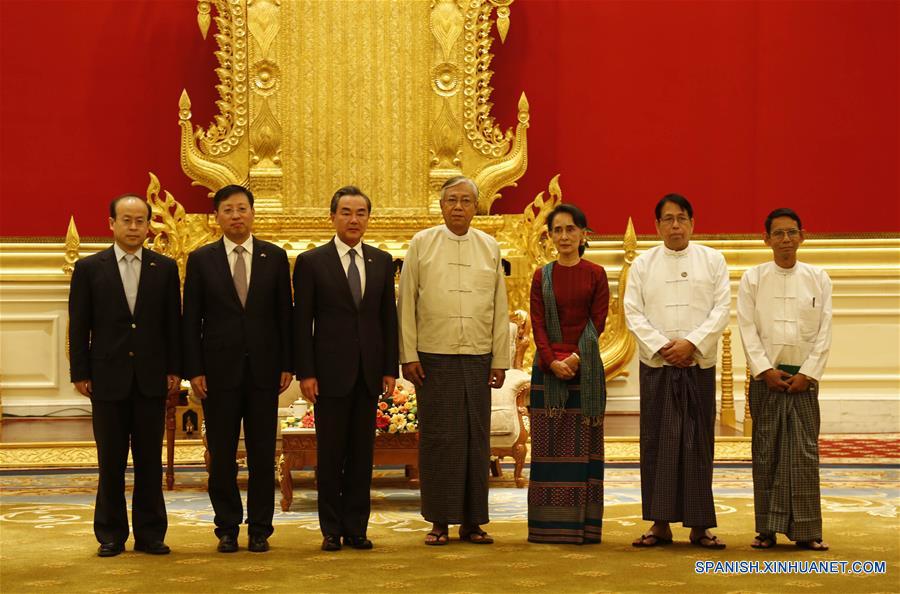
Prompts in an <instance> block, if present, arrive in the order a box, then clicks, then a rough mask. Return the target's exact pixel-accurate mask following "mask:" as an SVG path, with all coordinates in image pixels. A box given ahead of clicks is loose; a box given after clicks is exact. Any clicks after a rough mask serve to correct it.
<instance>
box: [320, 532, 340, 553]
mask: <svg viewBox="0 0 900 594" xmlns="http://www.w3.org/2000/svg"><path fill="white" fill-rule="evenodd" d="M322 550H323V551H340V550H341V537H340V536H332V535H330V534H327V535H325V538H323V539H322Z"/></svg>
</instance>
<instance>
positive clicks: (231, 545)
mask: <svg viewBox="0 0 900 594" xmlns="http://www.w3.org/2000/svg"><path fill="white" fill-rule="evenodd" d="M216 550H217V551H219V552H220V553H236V552H237V550H238V543H237V537H236V536H231V535H230V534H226V535H225V536H222V537H220V538H219V546H217V547H216Z"/></svg>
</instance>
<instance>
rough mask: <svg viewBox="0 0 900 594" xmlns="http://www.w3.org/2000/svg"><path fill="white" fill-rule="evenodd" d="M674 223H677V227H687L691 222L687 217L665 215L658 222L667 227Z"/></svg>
mask: <svg viewBox="0 0 900 594" xmlns="http://www.w3.org/2000/svg"><path fill="white" fill-rule="evenodd" d="M675 221H678V224H679V225H687V224H688V223H690V222H691V219H690V217H688V216H687V215H678V216H677V217H675V216H672V215H666V216H664V217H663V218H661V219H660V220H659V224H660V225H665V226H666V227H669V226H671V225H673V224H675Z"/></svg>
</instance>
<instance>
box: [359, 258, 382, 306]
mask: <svg viewBox="0 0 900 594" xmlns="http://www.w3.org/2000/svg"><path fill="white" fill-rule="evenodd" d="M372 249H373V248H371V247H369V246H368V245H366V244H364V243H363V244H362V252H363V253H362V257H363V260H364V261H365V266H366V290H365V291H363V298H362V300H363V303H365V301H366V300H367V299H368V298H369V295H370V294H373V293H375V292H376V291H377V290H378V289H377V287H380V286H381V283H382V282H384V281H382V279H381V274H380V272H381V270H380V269H379V268H376V266H375V257H374V254H373V253H372ZM361 305H362V304H360V306H361Z"/></svg>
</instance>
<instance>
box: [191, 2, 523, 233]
mask: <svg viewBox="0 0 900 594" xmlns="http://www.w3.org/2000/svg"><path fill="white" fill-rule="evenodd" d="M510 4H511V0H432V2H431V3H424V2H415V1H398V2H321V1H319V0H292V1H291V2H280V1H279V0H253V1H250V0H215V1H208V2H203V1H201V2H198V3H197V14H198V23H199V24H200V28H201V33H205V31H206V30H207V29H208V27H209V24H210V23H211V22H213V21H214V24H215V29H216V31H215V39H216V42H217V44H218V49H217V51H216V58H217V59H218V62H219V67H218V68H217V69H216V74H217V76H218V78H219V84H218V85H217V87H216V88H217V89H218V91H219V96H220V99H219V101H218V102H217V104H218V107H219V113H218V115H216V116H215V118H214V121H213V122H212V123H211V124H208V126H207V127H206V128H205V129H203V128H199V127H195V126H193V124H192V122H191V113H190V100H189V98H188V96H187V93H183V94H182V97H181V101H180V105H179V107H180V112H179V121H180V126H181V164H182V169H183V170H184V171H185V173H186V174H187V175H188V176H189V177H190V178H191V179H193V180H194V182H195V183H197V184H199V185H202V186H205V187H207V188H209V189H210V190H216V189H218V188H220V187H222V186H223V185H226V184H229V183H248V184H249V185H250V186H251V187H252V188H253V191H254V193H255V194H256V196H257V203H256V210H257V212H258V213H261V214H265V213H280V212H285V213H289V214H292V215H300V216H303V217H318V216H320V213H322V211H323V210H324V209H325V208H326V204H327V199H328V197H329V196H330V195H331V194H332V193H333V192H334V190H335V188H337V187H339V186H341V185H345V184H347V183H355V184H357V185H359V186H361V187H363V188H364V189H365V190H366V191H367V192H368V193H369V194H370V195H371V196H372V197H373V199H374V201H375V203H376V205H377V207H378V209H379V210H382V209H390V214H391V215H392V216H398V217H407V216H422V215H424V214H426V213H431V214H437V213H438V212H437V207H436V203H437V189H438V188H439V187H440V185H441V184H442V183H443V181H444V180H446V179H447V178H449V177H451V176H452V175H457V174H460V173H462V174H465V175H468V176H469V177H471V178H473V179H475V180H476V183H478V185H479V189H480V194H481V199H480V200H479V214H487V213H489V212H490V208H491V204H492V203H493V201H494V200H496V199H497V198H499V196H500V195H499V193H498V192H499V190H500V189H502V188H503V187H505V186H508V185H510V184H512V183H514V182H515V180H516V179H518V178H519V177H521V175H522V174H523V173H524V171H525V168H526V166H527V154H526V148H527V144H526V140H527V139H526V137H525V129H526V128H527V126H528V103H527V101H526V100H525V98H524V96H523V97H522V99H521V100H520V103H519V116H518V123H517V126H516V128H515V135H514V134H513V131H512V129H510V130H508V131H506V132H503V131H501V129H500V127H499V126H497V125H496V123H495V122H494V119H493V117H492V115H491V92H492V89H491V87H490V79H491V76H492V72H491V70H490V69H489V64H490V61H491V59H492V55H491V52H490V50H491V45H492V39H493V38H492V35H493V24H494V22H495V21H496V22H497V27H498V29H497V31H498V33H499V35H500V36H501V37H504V36H505V35H506V32H507V31H508V24H509V5H510ZM211 15H212V16H211ZM373 22H378V23H384V26H381V27H371V23H373ZM204 23H206V24H205V25H204ZM429 50H431V60H429V59H428V55H429V53H428V52H429ZM425 80H429V81H430V87H431V88H430V90H429V89H428V88H427V87H423V85H422V83H424V81H425ZM195 128H196V129H195ZM463 136H466V137H467V138H468V140H465V141H464V140H463ZM423 154H424V155H430V160H428V161H426V160H424V159H422V157H423Z"/></svg>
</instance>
